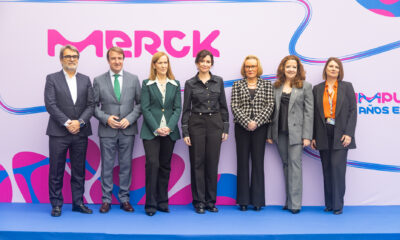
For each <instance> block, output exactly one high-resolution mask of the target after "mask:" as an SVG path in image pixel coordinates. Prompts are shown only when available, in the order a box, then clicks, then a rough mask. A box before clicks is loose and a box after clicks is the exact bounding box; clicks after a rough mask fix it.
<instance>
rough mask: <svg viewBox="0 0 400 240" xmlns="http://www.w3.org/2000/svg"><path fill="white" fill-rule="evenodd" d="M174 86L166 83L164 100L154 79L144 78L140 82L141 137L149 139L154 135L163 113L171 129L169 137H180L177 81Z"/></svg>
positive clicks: (179, 95) (174, 138)
mask: <svg viewBox="0 0 400 240" xmlns="http://www.w3.org/2000/svg"><path fill="white" fill-rule="evenodd" d="M173 81H175V82H176V84H177V85H176V86H175V85H173V84H171V83H167V86H166V88H167V89H166V93H165V101H164V104H163V102H162V95H161V92H160V90H159V89H158V87H157V84H156V82H155V81H151V80H148V79H147V80H144V81H143V84H142V99H141V106H142V113H143V125H142V130H141V131H140V137H141V138H142V139H147V140H151V139H153V138H154V137H155V135H154V132H155V131H156V129H158V128H159V127H160V122H161V118H162V116H163V115H164V116H165V120H166V122H167V127H168V128H169V129H171V133H170V135H169V136H170V138H171V140H173V141H176V140H177V139H179V138H180V133H179V128H178V121H179V117H180V115H181V88H180V85H179V81H176V80H173Z"/></svg>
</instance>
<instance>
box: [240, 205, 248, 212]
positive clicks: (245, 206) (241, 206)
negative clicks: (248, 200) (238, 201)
mask: <svg viewBox="0 0 400 240" xmlns="http://www.w3.org/2000/svg"><path fill="white" fill-rule="evenodd" d="M239 209H240V211H243V212H244V211H247V205H240V207H239Z"/></svg>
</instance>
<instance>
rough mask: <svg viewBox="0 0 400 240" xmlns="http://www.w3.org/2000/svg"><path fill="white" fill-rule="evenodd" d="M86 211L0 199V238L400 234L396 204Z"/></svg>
mask: <svg viewBox="0 0 400 240" xmlns="http://www.w3.org/2000/svg"><path fill="white" fill-rule="evenodd" d="M89 206H90V207H91V208H92V209H93V210H94V213H93V214H92V215H85V214H81V213H76V212H72V211H71V205H70V204H66V205H64V207H63V212H62V215H61V217H58V218H54V217H51V216H50V205H49V204H25V203H0V240H6V239H7V240H8V239H29V240H35V239H40V240H47V239H57V240H64V239H65V240H71V239H83V240H102V239H119V240H125V239H146V240H152V239H163V240H164V239H166V240H169V239H218V240H222V239H233V240H236V239H279V240H280V239H282V240H291V239H296V240H301V239H307V240H314V239H324V240H330V239H352V240H354V239H373V240H385V239H390V240H392V239H396V240H398V239H400V219H399V218H400V206H362V207H345V208H344V213H343V214H342V215H339V216H335V215H333V214H332V213H331V212H330V213H326V212H324V211H323V207H303V209H302V211H301V213H300V214H297V215H293V214H291V213H290V212H288V211H283V210H282V209H281V208H282V207H280V206H268V207H266V208H264V209H263V210H262V211H260V212H255V211H253V210H251V209H250V210H249V211H247V212H240V211H239V210H238V208H237V207H235V206H219V207H218V208H219V210H220V211H219V213H209V212H206V214H203V215H200V214H196V213H195V212H194V211H193V208H192V207H191V205H186V206H170V209H171V213H162V212H157V214H156V215H154V216H153V217H148V216H147V215H145V212H144V209H143V206H142V205H141V206H134V207H135V212H134V213H126V212H123V211H122V210H120V209H119V206H118V205H113V206H112V209H111V211H110V212H109V213H107V214H100V213H99V212H98V210H99V207H100V206H99V205H89Z"/></svg>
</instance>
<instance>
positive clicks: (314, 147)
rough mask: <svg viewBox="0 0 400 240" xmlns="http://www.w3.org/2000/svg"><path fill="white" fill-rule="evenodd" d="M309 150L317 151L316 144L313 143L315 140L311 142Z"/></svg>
mask: <svg viewBox="0 0 400 240" xmlns="http://www.w3.org/2000/svg"><path fill="white" fill-rule="evenodd" d="M311 148H312V149H314V150H316V149H317V142H316V141H315V139H313V140H312V141H311Z"/></svg>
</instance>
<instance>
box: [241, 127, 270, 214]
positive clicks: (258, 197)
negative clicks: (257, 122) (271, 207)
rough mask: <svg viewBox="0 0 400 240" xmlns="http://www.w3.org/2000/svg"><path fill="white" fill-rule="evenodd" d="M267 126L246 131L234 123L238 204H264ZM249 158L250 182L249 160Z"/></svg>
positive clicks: (258, 205)
mask: <svg viewBox="0 0 400 240" xmlns="http://www.w3.org/2000/svg"><path fill="white" fill-rule="evenodd" d="M266 137H267V127H266V126H265V125H262V126H260V127H258V128H257V129H256V130H254V131H247V130H246V129H244V128H243V127H242V126H240V125H239V124H235V139H236V156H237V196H236V202H237V203H238V204H239V205H250V204H251V205H253V206H255V207H262V206H265V188H264V153H265V140H266ZM250 158H251V163H252V164H251V182H250V180H249V160H250Z"/></svg>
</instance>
